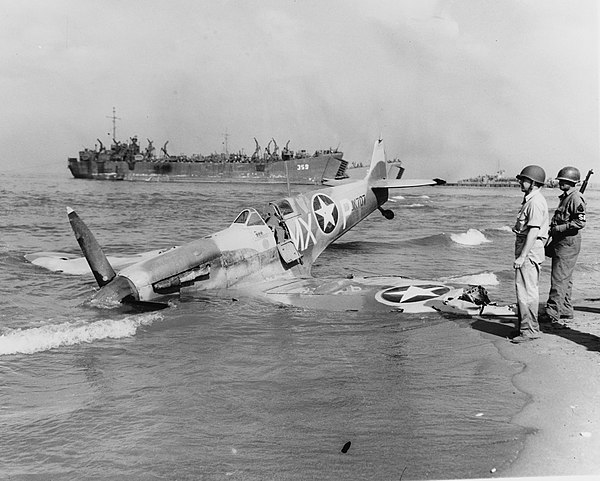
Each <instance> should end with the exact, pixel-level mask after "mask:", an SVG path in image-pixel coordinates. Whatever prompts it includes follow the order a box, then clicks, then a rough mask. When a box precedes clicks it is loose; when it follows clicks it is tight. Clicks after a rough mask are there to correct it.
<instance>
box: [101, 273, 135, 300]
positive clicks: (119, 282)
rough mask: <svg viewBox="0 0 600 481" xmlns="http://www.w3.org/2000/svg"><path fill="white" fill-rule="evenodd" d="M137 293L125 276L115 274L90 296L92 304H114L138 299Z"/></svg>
mask: <svg viewBox="0 0 600 481" xmlns="http://www.w3.org/2000/svg"><path fill="white" fill-rule="evenodd" d="M138 300H139V294H138V291H137V289H136V288H135V286H134V285H133V283H132V282H131V281H130V280H129V279H127V277H123V276H117V277H115V278H114V279H113V280H112V281H110V282H109V283H108V284H106V285H105V286H104V287H101V288H100V290H99V291H98V292H96V293H95V294H94V296H93V297H92V300H91V302H92V304H96V305H101V306H114V305H117V304H120V303H122V302H128V301H138Z"/></svg>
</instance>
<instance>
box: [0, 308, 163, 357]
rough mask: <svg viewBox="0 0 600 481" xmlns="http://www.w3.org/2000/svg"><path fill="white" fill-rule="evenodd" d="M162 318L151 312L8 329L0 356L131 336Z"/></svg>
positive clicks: (1, 341)
mask: <svg viewBox="0 0 600 481" xmlns="http://www.w3.org/2000/svg"><path fill="white" fill-rule="evenodd" d="M162 318H163V316H162V314H160V313H156V312H152V313H145V314H138V315H133V316H128V317H126V318H124V319H118V320H117V319H103V320H100V321H94V322H86V321H74V322H63V323H61V324H54V325H46V326H42V327H32V328H28V329H7V330H6V332H4V333H3V334H2V335H0V356H6V355H10V354H33V353H36V352H42V351H48V350H50V349H56V348H58V347H62V346H74V345H77V344H83V343H90V342H93V341H99V340H102V339H121V338H124V337H131V336H133V335H134V334H135V333H136V332H137V330H138V328H139V327H140V326H149V325H151V324H152V323H153V322H155V321H157V320H160V319H162Z"/></svg>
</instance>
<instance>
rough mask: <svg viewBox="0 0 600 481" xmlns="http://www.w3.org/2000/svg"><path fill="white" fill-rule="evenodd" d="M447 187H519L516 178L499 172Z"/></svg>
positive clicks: (454, 183)
mask: <svg viewBox="0 0 600 481" xmlns="http://www.w3.org/2000/svg"><path fill="white" fill-rule="evenodd" d="M446 185H450V186H460V187H519V182H518V181H517V179H516V177H514V176H512V177H507V176H506V171H504V170H499V171H498V172H496V173H494V174H484V175H479V176H477V177H471V178H469V179H463V180H457V181H456V182H448V183H447V184H446Z"/></svg>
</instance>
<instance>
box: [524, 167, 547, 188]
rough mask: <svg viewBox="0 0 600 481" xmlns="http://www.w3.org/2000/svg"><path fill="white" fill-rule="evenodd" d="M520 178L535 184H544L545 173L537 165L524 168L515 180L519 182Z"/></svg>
mask: <svg viewBox="0 0 600 481" xmlns="http://www.w3.org/2000/svg"><path fill="white" fill-rule="evenodd" d="M521 177H524V178H525V179H529V180H532V181H534V182H537V183H538V184H544V183H546V172H545V171H544V169H542V168H541V167H540V166H539V165H528V166H527V167H524V168H523V170H522V171H521V173H520V174H519V175H517V179H519V180H520V179H521Z"/></svg>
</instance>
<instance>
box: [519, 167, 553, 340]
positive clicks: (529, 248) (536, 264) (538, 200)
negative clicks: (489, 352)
mask: <svg viewBox="0 0 600 481" xmlns="http://www.w3.org/2000/svg"><path fill="white" fill-rule="evenodd" d="M517 179H518V180H519V185H520V186H521V192H523V193H524V194H525V198H524V199H523V204H522V205H521V209H520V210H519V214H518V216H517V222H516V223H515V226H514V227H513V232H514V233H515V234H516V236H517V237H516V240H515V261H514V265H513V267H514V269H515V290H516V293H517V307H518V312H517V315H518V320H517V325H516V327H517V330H518V331H519V333H518V335H517V336H516V337H514V338H513V339H512V340H511V342H514V343H521V342H526V341H531V340H533V339H537V338H538V337H540V326H539V323H538V305H539V280H540V269H541V264H542V262H543V261H544V258H545V256H544V244H545V242H546V239H547V237H548V204H547V203H546V199H545V198H544V196H543V195H542V192H541V188H542V186H543V185H544V184H545V182H546V172H544V169H542V168H541V167H540V166H538V165H528V166H527V167H525V168H524V169H523V170H522V171H521V173H520V174H519V175H517Z"/></svg>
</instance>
